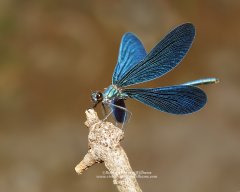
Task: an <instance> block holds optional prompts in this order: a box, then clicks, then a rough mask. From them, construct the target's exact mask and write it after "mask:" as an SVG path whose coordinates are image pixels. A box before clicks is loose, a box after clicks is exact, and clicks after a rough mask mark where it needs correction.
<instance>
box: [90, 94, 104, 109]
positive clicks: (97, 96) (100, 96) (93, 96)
mask: <svg viewBox="0 0 240 192" xmlns="http://www.w3.org/2000/svg"><path fill="white" fill-rule="evenodd" d="M91 100H92V102H93V103H94V107H95V106H96V105H97V104H98V103H100V102H101V101H102V100H103V94H102V93H101V92H100V91H94V92H92V94H91Z"/></svg>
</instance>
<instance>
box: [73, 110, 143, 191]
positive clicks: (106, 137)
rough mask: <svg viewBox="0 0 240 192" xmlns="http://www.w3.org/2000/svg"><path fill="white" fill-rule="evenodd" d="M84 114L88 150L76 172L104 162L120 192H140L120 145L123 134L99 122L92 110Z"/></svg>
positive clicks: (107, 124)
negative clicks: (87, 128) (87, 131)
mask: <svg viewBox="0 0 240 192" xmlns="http://www.w3.org/2000/svg"><path fill="white" fill-rule="evenodd" d="M85 113H86V116H87V121H86V122H85V125H86V126H87V127H89V135H88V142H89V150H88V153H87V154H86V155H85V157H84V159H83V160H82V161H81V162H80V163H79V164H78V165H77V166H76V167H75V170H76V172H77V173H78V174H82V173H83V171H84V170H86V169H88V168H89V167H91V166H92V165H94V164H95V163H101V162H104V164H105V166H106V168H107V169H108V170H109V172H110V173H111V175H112V178H113V183H114V184H115V185H117V188H118V190H119V191H120V192H126V191H128V192H129V191H130V192H141V191H142V190H141V189H140V187H139V185H138V183H137V180H136V175H135V173H134V172H133V170H132V168H131V166H130V164H129V161H128V157H127V155H126V153H125V151H124V150H123V148H122V147H121V145H120V141H121V140H122V139H123V137H124V132H123V131H122V130H121V129H119V128H118V127H115V126H114V125H113V124H112V123H110V122H105V121H101V120H99V118H98V116H97V113H96V112H95V111H94V110H93V109H89V110H87V111H86V112H85Z"/></svg>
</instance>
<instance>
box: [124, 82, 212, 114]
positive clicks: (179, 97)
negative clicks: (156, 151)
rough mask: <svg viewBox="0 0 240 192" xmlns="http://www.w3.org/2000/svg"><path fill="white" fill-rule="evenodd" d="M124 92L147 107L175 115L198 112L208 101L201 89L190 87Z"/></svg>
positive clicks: (180, 86) (177, 86)
mask: <svg viewBox="0 0 240 192" xmlns="http://www.w3.org/2000/svg"><path fill="white" fill-rule="evenodd" d="M123 92H124V93H126V94H127V95H128V96H129V97H130V98H133V99H136V100H138V101H140V102H142V103H144V104H145V105H149V106H150V107H153V108H155V109H158V110H160V111H164V112H168V113H173V114H188V113H192V112H195V111H198V110H199V109H201V108H202V107H203V106H204V105H205V103H206V101H207V96H206V94H205V93H204V92H203V91H202V90H201V89H199V88H197V87H193V86H188V85H176V86H170V87H160V88H149V89H125V90H123Z"/></svg>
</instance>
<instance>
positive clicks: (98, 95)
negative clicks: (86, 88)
mask: <svg viewBox="0 0 240 192" xmlns="http://www.w3.org/2000/svg"><path fill="white" fill-rule="evenodd" d="M96 98H97V100H98V101H101V100H102V98H103V96H102V93H100V92H98V93H97V94H96Z"/></svg>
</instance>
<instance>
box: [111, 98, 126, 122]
mask: <svg viewBox="0 0 240 192" xmlns="http://www.w3.org/2000/svg"><path fill="white" fill-rule="evenodd" d="M111 104H112V105H110V107H111V108H112V110H113V116H114V118H115V120H116V121H117V122H119V123H123V122H124V121H125V120H126V110H124V109H125V108H126V105H125V103H124V100H123V99H117V98H115V99H113V100H112V102H111ZM118 106H119V107H118Z"/></svg>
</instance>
